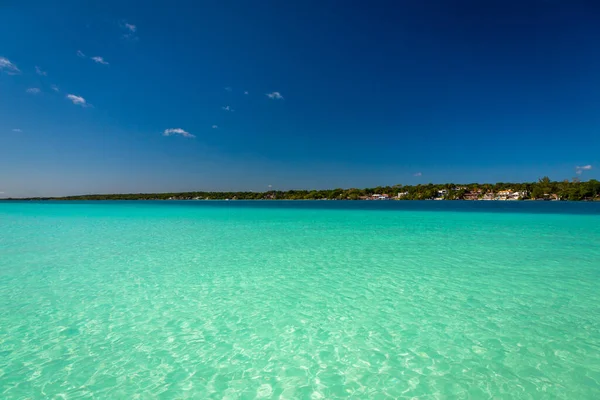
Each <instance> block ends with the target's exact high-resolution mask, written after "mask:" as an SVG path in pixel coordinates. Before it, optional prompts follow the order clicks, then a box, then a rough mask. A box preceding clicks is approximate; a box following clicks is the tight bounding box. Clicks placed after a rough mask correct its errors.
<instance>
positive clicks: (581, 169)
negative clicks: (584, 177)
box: [575, 164, 592, 175]
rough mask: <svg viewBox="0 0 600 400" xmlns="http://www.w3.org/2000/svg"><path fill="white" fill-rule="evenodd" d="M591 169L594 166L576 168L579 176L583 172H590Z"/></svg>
mask: <svg viewBox="0 0 600 400" xmlns="http://www.w3.org/2000/svg"><path fill="white" fill-rule="evenodd" d="M591 169H592V166H591V165H589V164H588V165H582V166H581V167H580V166H576V167H575V173H576V174H577V175H581V174H582V173H583V171H589V170H591Z"/></svg>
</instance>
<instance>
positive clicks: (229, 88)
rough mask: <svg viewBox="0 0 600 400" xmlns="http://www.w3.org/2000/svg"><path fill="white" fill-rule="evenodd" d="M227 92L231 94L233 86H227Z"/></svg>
mask: <svg viewBox="0 0 600 400" xmlns="http://www.w3.org/2000/svg"><path fill="white" fill-rule="evenodd" d="M225 90H226V91H227V92H231V91H232V90H233V89H232V88H231V86H227V87H226V88H225Z"/></svg>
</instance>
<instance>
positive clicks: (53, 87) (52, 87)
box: [50, 85, 59, 92]
mask: <svg viewBox="0 0 600 400" xmlns="http://www.w3.org/2000/svg"><path fill="white" fill-rule="evenodd" d="M50 88H51V89H52V90H54V91H55V92H58V91H59V90H58V86H56V85H50Z"/></svg>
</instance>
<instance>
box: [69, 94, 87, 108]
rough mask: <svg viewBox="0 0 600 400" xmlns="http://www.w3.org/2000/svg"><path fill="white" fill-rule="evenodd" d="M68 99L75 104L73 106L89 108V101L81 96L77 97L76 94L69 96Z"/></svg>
mask: <svg viewBox="0 0 600 400" xmlns="http://www.w3.org/2000/svg"><path fill="white" fill-rule="evenodd" d="M67 99H69V100H71V101H72V102H73V104H75V105H78V106H82V107H88V106H89V103H88V102H87V101H85V99H84V98H83V97H81V96H76V95H74V94H68V95H67Z"/></svg>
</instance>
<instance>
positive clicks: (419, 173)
mask: <svg viewBox="0 0 600 400" xmlns="http://www.w3.org/2000/svg"><path fill="white" fill-rule="evenodd" d="M422 175H423V174H422V173H421V172H417V173H414V174H413V176H422Z"/></svg>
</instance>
